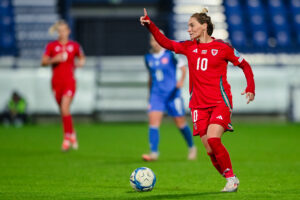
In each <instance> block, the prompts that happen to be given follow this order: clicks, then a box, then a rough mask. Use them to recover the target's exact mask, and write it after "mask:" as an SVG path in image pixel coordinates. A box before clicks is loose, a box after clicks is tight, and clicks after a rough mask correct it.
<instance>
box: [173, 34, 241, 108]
mask: <svg viewBox="0 0 300 200" xmlns="http://www.w3.org/2000/svg"><path fill="white" fill-rule="evenodd" d="M173 46H174V50H175V52H176V53H180V54H184V55H186V57H187V59H188V66H189V76H190V95H191V97H190V108H207V107H212V106H216V105H218V104H220V103H224V102H225V104H226V105H227V106H228V107H230V108H232V95H231V90H230V85H229V83H228V82H227V64H228V61H230V62H232V63H233V64H234V65H239V64H241V62H242V61H243V58H242V57H241V56H240V54H239V53H238V51H236V50H235V49H233V48H232V47H231V46H230V45H229V44H227V43H224V42H223V41H222V40H215V39H213V41H212V42H209V43H197V41H196V40H194V41H185V42H181V43H180V42H173Z"/></svg>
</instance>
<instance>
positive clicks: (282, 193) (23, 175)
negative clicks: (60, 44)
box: [0, 122, 300, 200]
mask: <svg viewBox="0 0 300 200" xmlns="http://www.w3.org/2000/svg"><path fill="white" fill-rule="evenodd" d="M61 129H62V128H61V125H56V124H50V125H36V126H33V125H30V126H26V127H24V128H20V129H17V128H4V127H0V199H5V200H6V199H7V200H10V199H22V200H23V199H30V200H33V199H106V200H110V199H111V200H114V199H123V200H130V199H145V200H152V199H154V200H155V199H203V200H204V199H205V200H210V199H230V200H234V199H238V200H243V199H245V200H246V199H258V200H266V199H280V200H284V199H286V200H292V199H300V145H299V142H300V125H299V124H271V123H269V124H263V123H259V124H255V123H252V124H246V123H239V124H235V132H234V133H229V134H226V135H225V136H224V137H223V142H224V144H225V145H226V147H227V149H228V151H229V152H230V155H231V158H232V162H233V167H234V171H235V173H236V174H237V175H238V177H239V179H240V182H241V184H240V188H239V190H238V192H237V193H230V194H229V193H226V194H224V193H221V192H219V191H220V190H221V189H222V188H223V187H224V185H225V180H224V179H223V178H222V177H221V176H220V175H219V174H218V173H217V171H216V170H215V169H214V168H213V166H212V165H211V163H210V161H209V158H208V156H207V155H206V153H205V151H204V148H203V147H202V145H201V143H200V139H199V138H198V137H194V140H195V142H196V144H197V146H198V153H199V155H198V160H197V161H187V160H186V156H187V148H186V144H185V143H184V141H183V139H182V136H181V135H180V133H179V132H178V130H177V129H176V128H175V125H174V124H173V123H171V122H164V123H163V124H162V127H161V129H160V130H161V140H160V141H161V143H160V155H161V156H160V160H159V161H158V162H154V163H145V162H143V161H142V160H141V154H142V153H145V152H147V150H148V141H147V140H148V133H147V124H146V123H129V124H127V123H99V124H79V123H77V124H76V129H77V132H78V137H79V142H80V143H79V150H78V151H71V152H67V153H62V152H60V145H61V142H62V134H61ZM142 166H146V167H149V168H151V169H152V170H153V171H154V173H155V174H156V176H157V183H156V185H155V188H154V189H153V191H151V192H144V193H139V192H135V191H133V189H132V188H131V187H130V184H129V176H130V174H131V172H132V171H133V170H134V169H135V168H137V167H142Z"/></svg>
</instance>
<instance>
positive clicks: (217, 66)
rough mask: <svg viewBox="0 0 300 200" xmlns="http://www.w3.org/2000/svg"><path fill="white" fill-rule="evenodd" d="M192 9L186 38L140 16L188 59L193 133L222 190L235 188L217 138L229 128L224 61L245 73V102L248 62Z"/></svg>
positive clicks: (251, 88)
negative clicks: (221, 182)
mask: <svg viewBox="0 0 300 200" xmlns="http://www.w3.org/2000/svg"><path fill="white" fill-rule="evenodd" d="M206 13H207V9H203V11H202V12H201V13H194V14H193V15H192V16H191V17H190V19H189V21H188V33H189V35H190V38H191V40H190V41H184V42H175V41H172V40H170V39H168V38H166V37H165V36H164V35H163V34H162V33H161V32H160V31H159V29H158V28H157V27H156V25H155V24H154V23H153V22H152V21H151V20H150V18H149V16H148V15H147V11H146V9H144V16H142V17H140V22H141V24H142V25H144V26H146V27H147V28H148V29H149V31H150V32H151V33H152V35H153V36H154V38H155V39H156V41H157V42H158V43H159V44H160V45H161V46H162V47H164V48H166V49H169V50H172V51H174V52H176V53H180V54H184V55H185V56H186V57H187V59H188V66H189V75H190V96H191V97H190V105H189V106H190V108H191V114H192V120H193V123H194V129H193V134H194V135H200V137H201V140H202V143H203V144H204V146H205V148H206V151H207V153H208V155H209V156H210V158H211V161H212V164H213V165H214V166H215V168H216V169H217V170H218V171H219V173H220V174H222V175H223V176H224V177H225V178H226V179H227V183H226V185H225V187H224V189H223V190H222V191H223V192H235V191H237V189H238V185H239V180H238V179H237V178H236V176H235V174H234V173H233V170H232V165H231V161H230V157H229V154H228V152H227V150H226V148H225V147H224V146H223V144H222V142H221V136H222V135H223V133H224V132H225V131H230V130H231V131H232V130H233V129H232V125H231V124H230V121H231V120H230V118H231V112H232V96H231V91H230V85H229V84H228V82H227V63H228V61H230V62H232V63H233V64H234V65H235V66H239V67H240V68H241V69H242V70H243V72H244V74H245V77H246V80H247V88H246V90H245V91H244V92H243V93H242V95H243V94H246V98H247V100H248V101H247V103H249V102H250V101H253V100H254V95H255V84H254V78H253V73H252V69H251V67H250V65H249V64H248V62H246V61H245V60H244V59H243V58H242V57H241V56H240V54H239V53H238V51H237V50H235V49H234V48H233V47H231V46H230V45H229V44H227V43H225V42H223V41H222V40H217V39H215V38H213V37H211V35H212V33H213V24H212V22H211V19H210V17H209V16H208V15H207V14H206Z"/></svg>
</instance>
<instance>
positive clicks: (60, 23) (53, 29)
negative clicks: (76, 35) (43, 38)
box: [48, 19, 69, 35]
mask: <svg viewBox="0 0 300 200" xmlns="http://www.w3.org/2000/svg"><path fill="white" fill-rule="evenodd" d="M60 25H66V26H67V27H69V25H68V23H67V22H66V21H65V20H63V19H60V20H58V21H57V22H55V23H54V24H53V25H52V26H50V28H49V30H48V32H49V34H51V35H53V34H54V33H55V32H56V31H57V29H58V27H59V26H60Z"/></svg>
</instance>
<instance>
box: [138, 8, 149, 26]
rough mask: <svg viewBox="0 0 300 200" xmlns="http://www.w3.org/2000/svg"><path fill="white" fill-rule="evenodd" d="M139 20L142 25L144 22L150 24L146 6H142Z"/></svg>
mask: <svg viewBox="0 0 300 200" xmlns="http://www.w3.org/2000/svg"><path fill="white" fill-rule="evenodd" d="M140 22H141V25H142V26H145V24H150V19H149V17H148V14H147V10H146V8H144V16H141V17H140Z"/></svg>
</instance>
